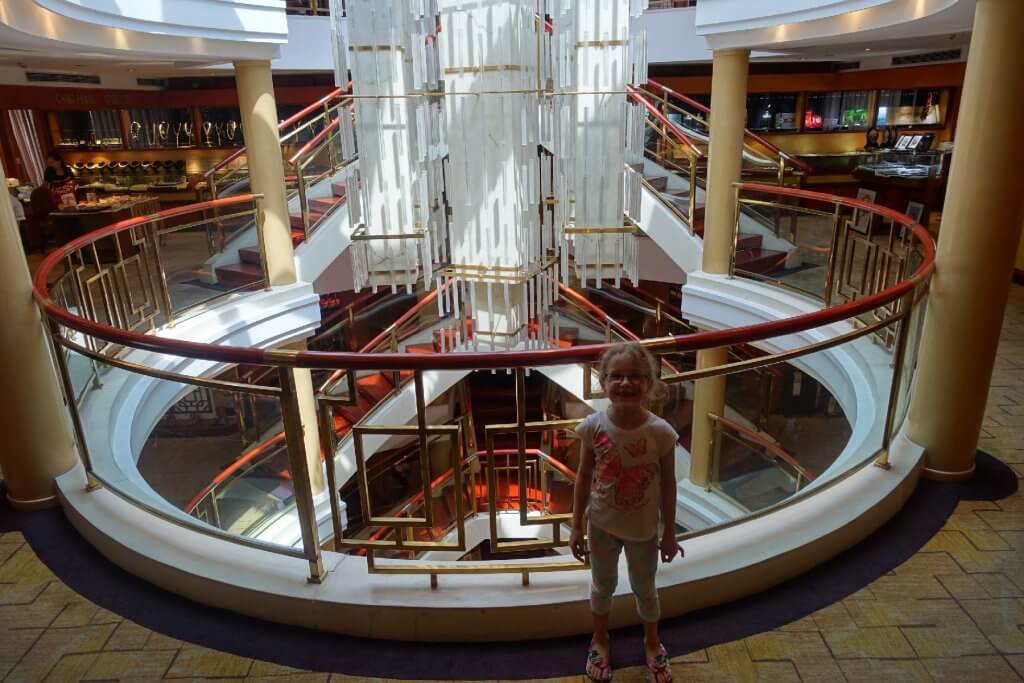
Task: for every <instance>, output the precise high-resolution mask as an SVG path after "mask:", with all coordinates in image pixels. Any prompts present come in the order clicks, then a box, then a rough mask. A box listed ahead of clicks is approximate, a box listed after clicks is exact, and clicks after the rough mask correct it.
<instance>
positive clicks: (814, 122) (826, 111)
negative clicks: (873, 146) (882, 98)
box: [804, 90, 871, 130]
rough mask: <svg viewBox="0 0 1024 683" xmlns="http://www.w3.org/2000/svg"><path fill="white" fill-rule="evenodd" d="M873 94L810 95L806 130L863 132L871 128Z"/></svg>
mask: <svg viewBox="0 0 1024 683" xmlns="http://www.w3.org/2000/svg"><path fill="white" fill-rule="evenodd" d="M870 99H871V92H870V91H868V90H850V91H845V92H825V93H808V95H807V107H806V109H805V110H804V128H805V129H806V130H863V129H866V128H869V127H870V126H871V108H870Z"/></svg>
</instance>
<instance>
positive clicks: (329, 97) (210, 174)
mask: <svg viewBox="0 0 1024 683" xmlns="http://www.w3.org/2000/svg"><path fill="white" fill-rule="evenodd" d="M351 89H352V82H351V81H349V83H348V85H347V86H345V87H344V88H335V89H334V90H332V91H331V92H329V93H328V94H326V95H324V96H323V97H321V98H320V99H318V100H317V101H315V102H313V103H312V104H309V105H306V106H305V107H303V108H302V109H300V110H299V111H297V112H295V113H294V114H292V115H291V116H289V117H288V118H286V119H284V120H283V121H281V122H280V123H278V125H277V130H278V132H281V131H284V130H285V129H286V128H288V127H289V126H291V125H292V124H294V123H296V122H298V121H301V120H302V119H303V118H305V117H306V116H308V115H310V114H311V113H313V112H315V111H317V110H319V109H321V108H323V109H327V107H328V105H329V103H330V102H332V101H334V100H336V99H338V98H342V97H344V96H345V95H346V94H347V93H349V92H350V91H351ZM318 118H319V117H318ZM283 141H284V140H283V139H282V142H283ZM247 150H248V147H247V146H246V147H239V148H238V149H236V150H235V151H234V152H232V153H231V154H229V155H228V156H226V157H225V158H223V159H221V160H220V161H218V162H217V163H216V164H214V165H213V166H211V167H210V168H209V169H207V170H206V171H204V172H203V179H204V180H206V182H207V183H208V184H209V186H210V192H211V196H212V197H213V198H214V199H216V198H217V197H216V187H215V185H214V184H213V180H214V178H215V174H216V173H217V171H220V170H221V169H223V168H224V167H225V166H227V165H228V164H230V163H231V162H232V161H235V160H236V159H238V158H239V157H241V156H242V155H244V154H247Z"/></svg>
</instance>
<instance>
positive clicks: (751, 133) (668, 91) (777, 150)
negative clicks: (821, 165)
mask: <svg viewBox="0 0 1024 683" xmlns="http://www.w3.org/2000/svg"><path fill="white" fill-rule="evenodd" d="M647 84H648V85H651V86H654V87H655V88H657V89H658V90H661V91H662V92H663V93H665V94H667V95H671V96H672V97H674V98H676V99H677V100H681V101H682V102H684V103H685V104H688V105H689V106H691V107H693V108H694V109H696V110H697V111H699V112H701V113H703V114H710V113H711V110H710V109H709V108H708V107H706V106H704V105H703V104H701V103H700V102H698V101H697V100H695V99H693V98H692V97H687V96H686V95H684V94H682V93H680V92H676V91H675V90H673V89H672V88H670V87H668V86H667V85H663V84H661V83H659V82H658V81H656V80H654V79H653V78H648V79H647ZM743 134H744V135H745V136H746V137H748V138H750V139H751V140H754V141H755V142H757V143H758V144H760V145H763V146H765V147H767V148H768V149H770V150H771V151H772V152H774V153H775V154H777V155H778V156H780V157H782V158H783V159H785V160H786V161H790V162H792V163H793V165H794V166H797V167H799V168H800V170H801V171H803V172H804V173H806V174H810V173H812V172H813V171H814V169H813V168H811V166H810V165H809V164H808V163H807V162H805V161H802V160H800V159H797V158H796V157H794V156H792V155H790V154H789V153H787V152H785V151H783V150H782V149H780V148H779V147H777V146H775V145H773V144H772V143H770V142H768V141H767V140H765V139H764V138H763V137H761V136H760V135H758V134H757V133H755V132H754V131H752V130H750V129H749V128H744V129H743Z"/></svg>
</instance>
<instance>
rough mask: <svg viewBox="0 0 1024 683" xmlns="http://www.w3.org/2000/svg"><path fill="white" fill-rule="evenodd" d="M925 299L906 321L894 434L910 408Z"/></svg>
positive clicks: (925, 304) (926, 300)
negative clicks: (905, 343)
mask: <svg viewBox="0 0 1024 683" xmlns="http://www.w3.org/2000/svg"><path fill="white" fill-rule="evenodd" d="M927 302H928V299H927V297H926V298H924V299H922V300H921V301H920V303H918V304H917V305H916V306H915V307H914V310H913V312H912V313H911V314H910V317H909V318H908V319H907V325H908V327H907V335H908V336H907V350H906V354H905V356H904V358H903V368H902V372H901V373H900V377H899V382H900V385H899V394H898V398H897V401H896V415H895V419H894V420H893V432H896V431H897V430H898V429H899V427H900V425H901V424H902V423H903V420H904V418H905V417H906V416H907V409H908V408H909V407H910V390H911V388H912V386H913V379H914V370H915V369H916V368H917V359H918V351H919V349H920V344H921V331H922V329H923V326H924V314H925V309H926V308H927Z"/></svg>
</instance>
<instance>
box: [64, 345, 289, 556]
mask: <svg viewBox="0 0 1024 683" xmlns="http://www.w3.org/2000/svg"><path fill="white" fill-rule="evenodd" d="M67 360H68V367H69V370H70V372H71V374H72V377H73V378H75V377H82V378H83V379H85V380H88V383H87V385H86V386H87V389H86V390H85V391H84V393H83V394H81V395H80V397H79V415H80V416H81V421H82V427H83V431H84V437H85V441H86V445H87V447H88V449H89V454H90V457H91V460H92V465H93V469H94V471H95V473H96V474H97V476H99V477H100V478H101V479H102V480H103V482H104V484H105V485H107V486H109V487H111V488H113V489H115V490H116V491H117V492H118V493H119V494H120V495H122V496H124V497H125V498H127V499H128V500H130V501H132V502H135V503H138V504H140V505H143V506H145V507H146V508H149V509H150V510H153V511H156V512H158V513H159V514H160V515H161V516H163V517H165V518H171V519H173V520H175V521H176V522H178V523H181V524H185V525H190V526H193V527H194V528H196V529H198V530H203V529H204V528H207V529H208V528H209V527H215V528H217V529H219V530H221V531H225V532H227V533H229V534H231V535H235V536H239V537H246V538H250V539H254V540H259V541H263V542H269V541H268V537H267V534H266V530H267V529H268V527H269V526H270V525H271V524H272V523H275V522H276V523H277V528H276V530H275V536H274V540H273V543H282V544H283V545H284V546H288V547H290V546H292V545H293V544H294V543H295V542H298V540H299V539H300V536H301V534H300V531H299V527H298V519H297V518H295V519H294V520H288V519H282V515H283V514H285V513H286V511H287V509H288V507H289V505H291V504H292V503H293V498H294V493H293V487H292V481H291V474H290V472H289V467H288V456H287V449H286V448H285V446H284V439H283V436H278V435H279V434H280V430H281V417H280V409H279V404H278V402H277V399H276V398H264V397H256V396H253V395H250V394H245V393H240V392H235V391H226V390H221V389H209V388H204V387H196V386H194V385H190V384H184V383H181V382H173V381H169V380H161V379H156V378H153V377H148V376H144V375H141V374H138V373H133V372H130V371H128V370H124V369H121V368H116V367H113V366H109V365H106V364H104V363H101V362H97V363H95V364H94V363H93V362H92V361H90V359H88V358H86V357H84V356H82V355H80V354H77V353H75V352H73V351H71V352H68V353H67ZM93 366H95V368H96V371H95V374H94V375H91V374H90V373H91V372H92V369H91V368H92V367H93ZM75 383H76V384H81V383H82V380H75ZM127 392H133V393H134V394H135V395H139V396H143V397H144V398H143V400H142V401H141V402H138V403H134V404H132V403H131V402H124V401H117V400H116V399H117V398H118V397H123V396H124V395H125V394H126V393H127ZM112 397H113V400H114V401H115V403H113V404H112V403H111V401H112Z"/></svg>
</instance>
